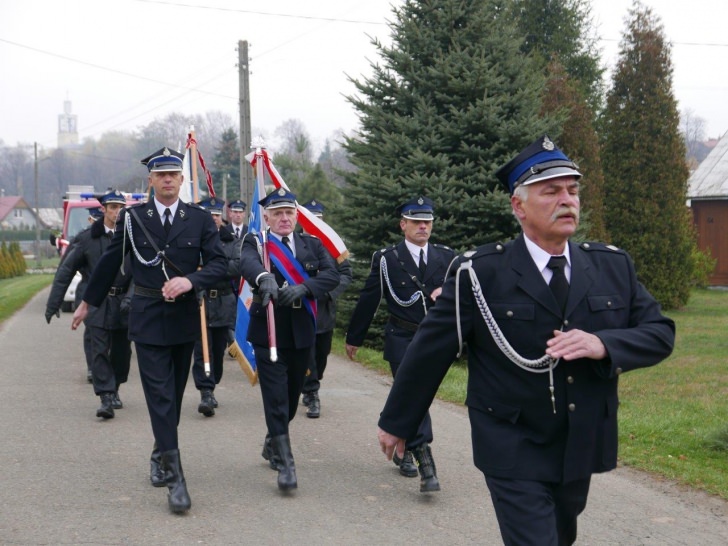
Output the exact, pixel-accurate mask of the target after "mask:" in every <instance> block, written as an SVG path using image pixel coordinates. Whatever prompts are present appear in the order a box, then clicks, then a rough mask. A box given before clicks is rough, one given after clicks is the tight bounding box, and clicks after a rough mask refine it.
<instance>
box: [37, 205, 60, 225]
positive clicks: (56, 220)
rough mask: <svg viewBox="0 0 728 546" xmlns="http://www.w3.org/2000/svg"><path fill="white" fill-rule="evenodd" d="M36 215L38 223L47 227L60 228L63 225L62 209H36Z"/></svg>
mask: <svg viewBox="0 0 728 546" xmlns="http://www.w3.org/2000/svg"><path fill="white" fill-rule="evenodd" d="M38 217H39V218H40V223H41V224H42V225H43V226H45V227H47V228H52V229H60V228H61V227H62V226H63V209H58V208H47V209H46V208H43V209H38Z"/></svg>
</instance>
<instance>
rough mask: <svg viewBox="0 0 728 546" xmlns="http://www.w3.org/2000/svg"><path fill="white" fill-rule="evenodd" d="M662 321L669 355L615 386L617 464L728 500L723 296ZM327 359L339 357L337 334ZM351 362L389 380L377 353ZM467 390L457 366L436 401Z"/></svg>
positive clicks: (726, 302)
mask: <svg viewBox="0 0 728 546" xmlns="http://www.w3.org/2000/svg"><path fill="white" fill-rule="evenodd" d="M667 314H668V315H669V316H670V318H672V319H673V320H674V321H675V323H676V329H677V339H676V342H675V351H674V353H673V354H672V355H671V356H670V358H668V359H667V360H665V361H664V362H662V363H661V364H659V365H658V366H654V367H652V368H647V369H642V370H636V371H633V372H630V373H627V374H624V375H623V376H621V377H620V380H619V381H620V389H619V391H620V402H621V405H620V411H619V427H620V432H619V442H620V446H619V461H620V464H624V465H628V466H631V467H633V468H636V469H639V470H643V471H646V472H649V473H651V474H653V475H654V476H656V477H660V478H666V479H669V480H673V481H675V482H677V483H679V484H683V485H689V486H691V487H694V488H697V489H701V490H703V491H706V492H708V493H711V494H714V495H718V496H720V497H722V498H724V499H727V500H728V334H726V332H728V291H719V290H695V291H694V292H693V293H692V295H691V298H690V302H689V303H688V305H687V306H685V308H684V309H681V310H679V311H671V312H669V313H667ZM333 352H334V353H335V354H338V355H340V356H346V352H345V350H344V341H343V339H342V337H341V336H340V335H337V336H335V339H334V346H333ZM357 361H359V362H361V363H362V364H363V365H365V366H367V367H369V368H372V369H375V370H378V371H380V372H381V373H385V374H387V375H389V373H390V372H389V365H388V364H387V363H386V362H385V361H384V360H382V356H381V352H379V351H374V350H371V349H367V348H365V347H362V348H360V349H359V351H358V353H357ZM466 385H467V368H466V367H465V366H463V365H460V364H456V365H454V366H452V367H451V368H450V371H449V372H448V373H447V375H446V377H445V380H444V381H443V383H442V385H441V386H440V390H439V391H438V398H440V399H442V400H446V401H449V402H455V403H459V404H462V403H463V401H464V400H465V389H466ZM382 404H384V400H382ZM435 426H436V425H435Z"/></svg>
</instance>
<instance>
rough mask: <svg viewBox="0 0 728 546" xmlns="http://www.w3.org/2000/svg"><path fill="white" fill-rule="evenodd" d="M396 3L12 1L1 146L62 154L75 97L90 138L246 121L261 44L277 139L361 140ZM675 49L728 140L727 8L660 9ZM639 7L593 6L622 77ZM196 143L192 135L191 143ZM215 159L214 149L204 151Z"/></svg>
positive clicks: (680, 67)
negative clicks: (360, 112) (68, 105)
mask: <svg viewBox="0 0 728 546" xmlns="http://www.w3.org/2000/svg"><path fill="white" fill-rule="evenodd" d="M392 3H394V4H395V5H398V4H400V3H401V2H399V1H396V2H391V1H390V0H356V1H354V0H315V1H307V2H303V1H299V0H266V2H260V1H252V0H180V1H174V0H158V1H157V0H114V1H113V2H112V1H101V0H63V1H60V2H59V1H57V0H1V1H0V74H1V75H2V80H1V83H0V139H2V140H3V141H4V142H5V144H6V145H15V144H17V143H18V142H21V143H30V142H34V141H36V142H38V143H39V144H40V145H41V146H44V147H55V145H56V133H57V118H58V114H60V113H61V112H62V110H63V102H64V100H66V99H67V98H68V99H70V101H71V102H72V105H73V113H74V114H77V115H78V130H79V134H80V137H81V139H84V138H88V137H98V136H100V135H101V134H102V133H104V132H107V131H110V130H115V129H116V130H131V129H134V128H136V127H138V126H141V125H145V124H147V123H149V122H150V121H152V120H153V119H154V118H158V117H163V116H165V115H166V114H167V113H169V112H178V113H182V114H202V113H205V112H207V111H209V110H222V111H225V112H228V113H230V115H231V116H232V117H233V119H236V120H237V116H238V113H237V112H238V76H237V68H236V63H237V52H236V47H237V42H238V40H247V41H248V42H249V43H250V56H251V57H252V61H251V65H250V67H251V72H252V73H251V76H250V87H251V118H252V124H253V126H254V127H256V128H262V129H264V130H266V131H269V132H272V131H273V130H274V129H275V128H276V127H278V126H279V125H280V124H281V123H282V122H283V121H285V120H287V119H291V118H293V119H299V120H301V121H302V122H303V124H304V125H305V127H306V128H307V129H308V131H309V133H310V134H311V136H312V138H313V140H314V143H315V145H317V146H320V145H321V144H322V143H323V141H324V140H325V139H326V138H328V137H330V136H331V135H332V134H333V133H334V132H335V131H337V130H339V129H342V130H344V131H351V130H352V129H353V128H354V127H355V125H356V122H357V119H356V115H355V113H354V112H353V110H352V108H351V107H350V105H349V103H348V102H346V100H345V99H344V97H343V95H346V94H351V93H353V92H354V88H353V86H352V85H351V84H350V83H349V82H348V80H347V78H346V74H349V75H351V76H353V77H356V78H361V77H362V76H365V75H368V74H369V62H368V59H370V60H376V59H377V57H376V55H375V50H374V48H373V46H372V45H371V44H370V39H369V37H368V36H367V35H369V36H375V37H378V38H380V39H381V40H383V41H385V42H386V41H388V35H389V29H388V27H387V26H386V25H385V24H384V22H385V20H386V19H391V8H390V6H391V4H392ZM647 4H648V5H652V6H654V7H655V11H656V12H657V13H658V14H659V15H660V16H661V17H662V19H663V23H664V25H665V32H666V34H667V36H668V38H669V39H670V40H672V41H673V42H674V44H675V45H674V48H673V62H674V66H675V80H674V90H675V94H676V96H677V98H678V100H679V107H680V108H681V109H684V108H690V109H691V110H692V111H693V112H694V114H695V115H697V116H700V117H702V118H704V119H705V120H706V122H707V126H706V129H707V133H708V135H707V136H712V137H715V136H720V135H722V134H723V133H725V132H726V130H728V109H726V108H725V106H724V102H725V101H724V97H725V96H726V92H727V91H728V71H726V70H725V69H724V68H723V58H724V57H725V54H726V53H727V52H728V38H726V37H725V32H724V22H725V21H726V20H727V19H728V17H727V16H728V3H727V2H725V1H724V0H691V1H690V2H683V1H680V0H659V1H657V0H652V2H647ZM630 5H631V2H630V1H629V0H594V1H593V6H594V17H595V21H596V22H597V23H598V25H599V26H598V28H599V34H600V36H601V37H602V38H604V40H603V41H602V42H601V43H600V45H601V47H602V49H603V52H604V56H603V58H604V62H605V64H607V65H608V66H612V65H613V64H614V61H615V59H616V55H617V47H618V39H619V37H620V36H621V33H622V31H623V29H624V18H625V16H626V15H627V10H628V8H629V6H630ZM686 6H687V7H686ZM183 137H184V135H181V136H180V139H183ZM200 144H201V146H202V148H203V149H204V147H205V146H204V143H200Z"/></svg>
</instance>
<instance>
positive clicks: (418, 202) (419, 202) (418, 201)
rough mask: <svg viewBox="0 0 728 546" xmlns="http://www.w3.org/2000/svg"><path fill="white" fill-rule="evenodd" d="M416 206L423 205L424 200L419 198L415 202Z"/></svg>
mask: <svg viewBox="0 0 728 546" xmlns="http://www.w3.org/2000/svg"><path fill="white" fill-rule="evenodd" d="M417 204H418V205H424V204H425V200H424V199H422V197H420V198H419V199H418V200H417Z"/></svg>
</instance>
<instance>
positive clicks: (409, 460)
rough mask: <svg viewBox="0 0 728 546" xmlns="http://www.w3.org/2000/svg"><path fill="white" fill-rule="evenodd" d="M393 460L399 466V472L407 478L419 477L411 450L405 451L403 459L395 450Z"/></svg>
mask: <svg viewBox="0 0 728 546" xmlns="http://www.w3.org/2000/svg"><path fill="white" fill-rule="evenodd" d="M392 462H393V463H394V464H396V465H397V466H398V467H399V473H400V474H402V476H404V477H405V478H416V477H417V465H416V464H415V461H414V456H413V455H412V452H411V451H405V452H404V457H403V458H402V459H400V458H399V457H397V453H396V451H395V453H394V455H392Z"/></svg>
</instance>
